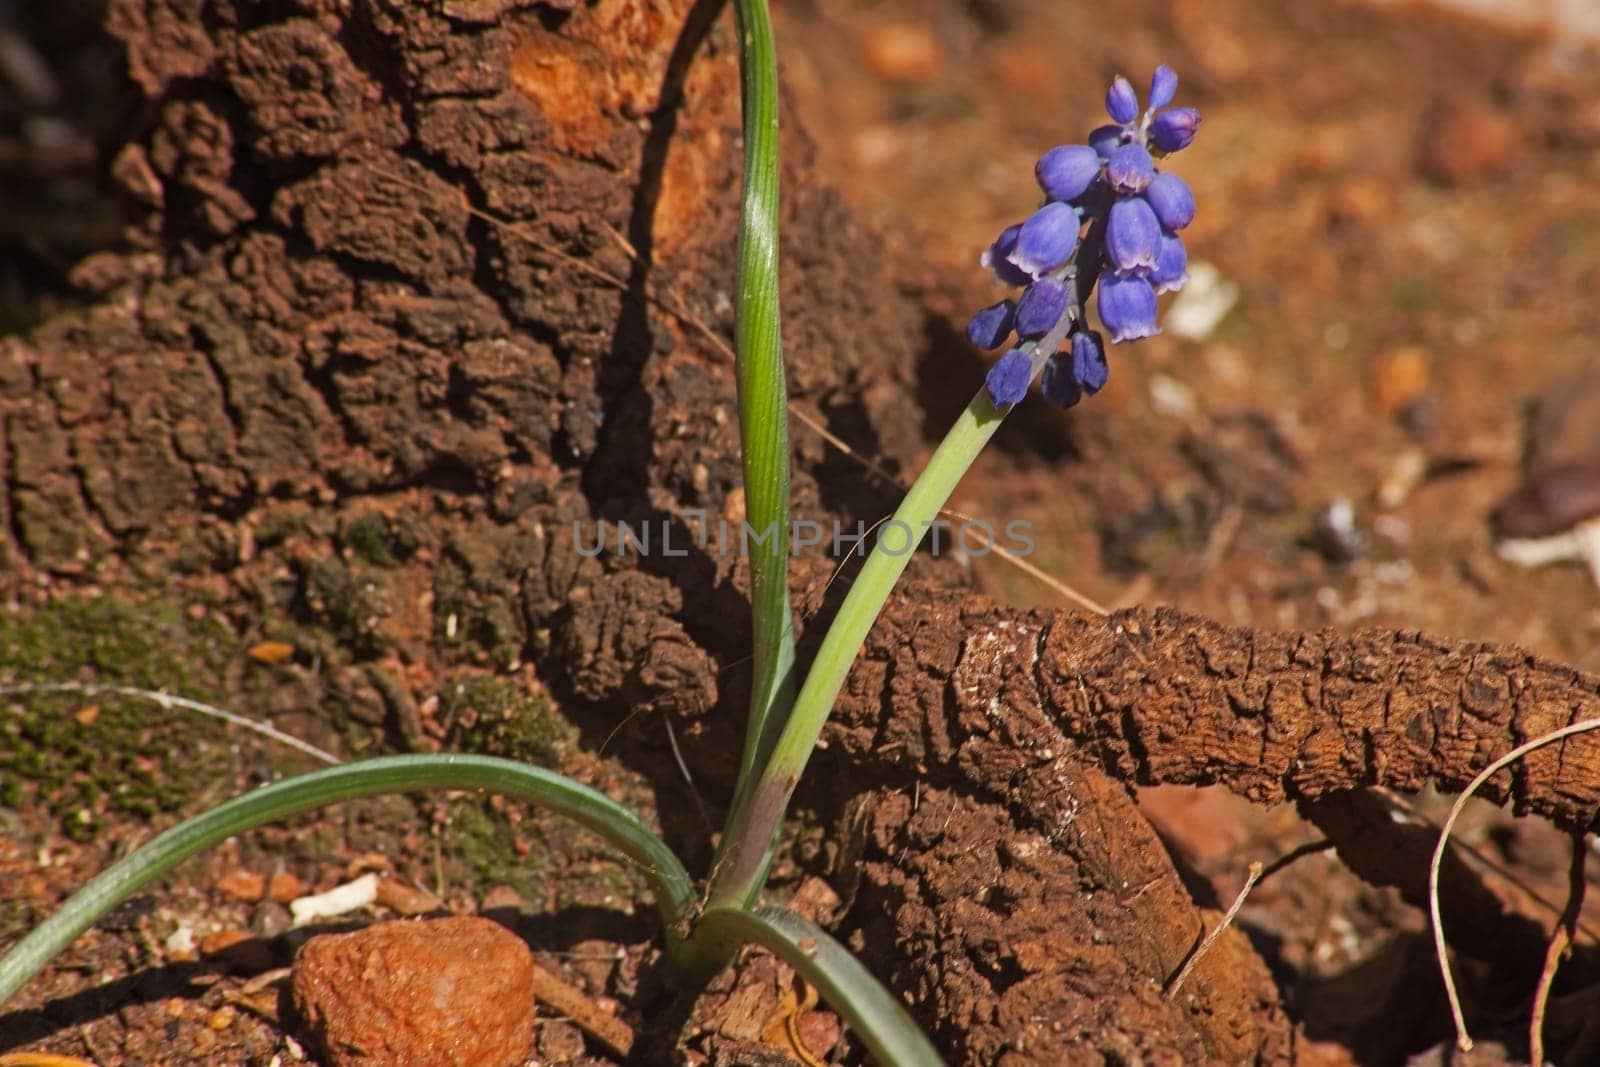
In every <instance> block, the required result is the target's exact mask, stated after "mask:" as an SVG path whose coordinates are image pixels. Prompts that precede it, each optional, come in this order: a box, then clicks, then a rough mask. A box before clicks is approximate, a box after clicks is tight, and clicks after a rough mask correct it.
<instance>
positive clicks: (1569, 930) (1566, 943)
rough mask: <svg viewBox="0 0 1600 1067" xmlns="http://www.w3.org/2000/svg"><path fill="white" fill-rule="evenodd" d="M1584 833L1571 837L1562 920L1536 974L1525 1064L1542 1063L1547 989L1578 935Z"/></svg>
mask: <svg viewBox="0 0 1600 1067" xmlns="http://www.w3.org/2000/svg"><path fill="white" fill-rule="evenodd" d="M1585 836H1586V835H1585V834H1581V833H1580V834H1573V835H1572V866H1571V867H1570V868H1568V871H1567V906H1566V908H1565V909H1564V910H1563V911H1562V912H1561V921H1560V922H1558V923H1556V927H1555V929H1554V930H1552V931H1551V932H1550V947H1549V948H1548V949H1547V950H1545V954H1544V969H1543V970H1542V971H1540V972H1539V984H1538V985H1537V986H1536V987H1534V991H1533V1017H1532V1018H1531V1019H1529V1020H1528V1061H1529V1062H1530V1063H1533V1064H1536V1065H1542V1064H1543V1063H1544V1013H1545V1009H1546V1008H1547V1007H1548V1006H1549V1003H1550V987H1551V986H1553V985H1555V982H1556V970H1557V968H1559V967H1560V966H1561V961H1562V960H1564V959H1566V958H1567V957H1568V956H1569V955H1571V954H1572V942H1573V939H1574V938H1575V937H1576V936H1577V931H1578V913H1579V912H1581V911H1583V894H1584V890H1585V889H1587V888H1588V885H1589V881H1588V879H1587V878H1586V877H1584V861H1586V860H1587V859H1588V858H1589V845H1588V843H1587V842H1586V841H1585V840H1584V837H1585Z"/></svg>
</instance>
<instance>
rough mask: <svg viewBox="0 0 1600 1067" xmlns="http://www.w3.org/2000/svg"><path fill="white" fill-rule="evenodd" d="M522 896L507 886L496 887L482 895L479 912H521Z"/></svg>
mask: <svg viewBox="0 0 1600 1067" xmlns="http://www.w3.org/2000/svg"><path fill="white" fill-rule="evenodd" d="M522 904H523V901H522V894H521V893H518V892H517V891H516V889H515V888H513V887H512V886H509V885H497V886H495V887H494V888H493V889H491V890H489V891H488V892H487V893H485V894H484V895H483V903H482V904H480V905H479V906H478V910H479V911H521V910H522Z"/></svg>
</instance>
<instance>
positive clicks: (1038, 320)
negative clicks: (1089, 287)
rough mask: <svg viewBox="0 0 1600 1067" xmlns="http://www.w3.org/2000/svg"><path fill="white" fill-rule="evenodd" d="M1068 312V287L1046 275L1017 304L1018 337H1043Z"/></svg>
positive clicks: (1023, 293) (1023, 292)
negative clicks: (1063, 313)
mask: <svg viewBox="0 0 1600 1067" xmlns="http://www.w3.org/2000/svg"><path fill="white" fill-rule="evenodd" d="M1066 310H1067V287H1066V286H1065V285H1063V284H1062V283H1060V282H1058V281H1056V280H1055V279H1054V278H1052V277H1050V276H1049V275H1048V274H1046V275H1045V276H1044V277H1043V278H1040V279H1039V280H1038V281H1036V282H1034V283H1033V284H1032V285H1030V286H1028V287H1027V288H1026V289H1024V290H1023V291H1022V299H1021V300H1020V301H1018V302H1017V336H1018V337H1021V338H1024V339H1027V338H1034V337H1043V336H1044V335H1045V334H1047V333H1049V332H1050V331H1051V330H1052V329H1053V328H1054V327H1055V324H1056V323H1058V322H1060V321H1061V313H1062V312H1064V311H1066Z"/></svg>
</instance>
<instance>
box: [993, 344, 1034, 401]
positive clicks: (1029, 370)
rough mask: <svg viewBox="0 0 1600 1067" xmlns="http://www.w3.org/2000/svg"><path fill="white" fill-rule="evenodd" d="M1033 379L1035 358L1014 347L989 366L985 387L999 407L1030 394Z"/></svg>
mask: <svg viewBox="0 0 1600 1067" xmlns="http://www.w3.org/2000/svg"><path fill="white" fill-rule="evenodd" d="M1032 380H1033V360H1032V359H1031V358H1030V357H1029V356H1028V353H1026V352H1024V351H1022V349H1020V348H1013V349H1012V350H1011V351H1009V352H1007V353H1006V354H1005V355H1003V356H1001V357H1000V361H999V362H998V363H996V364H995V365H994V366H992V367H990V368H989V376H988V377H986V378H985V379H984V380H983V387H984V388H985V389H987V390H988V391H989V399H990V400H992V401H994V406H995V407H997V408H1003V407H1009V406H1011V405H1012V404H1015V403H1017V402H1018V401H1019V400H1021V399H1022V398H1023V397H1025V396H1027V395H1028V383H1029V382H1030V381H1032Z"/></svg>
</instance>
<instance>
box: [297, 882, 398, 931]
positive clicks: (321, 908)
mask: <svg viewBox="0 0 1600 1067" xmlns="http://www.w3.org/2000/svg"><path fill="white" fill-rule="evenodd" d="M377 899H378V876H377V875H376V874H363V875H362V876H361V877H360V878H357V879H356V880H355V881H353V882H346V883H345V884H344V885H338V886H334V887H333V888H332V889H330V890H328V891H327V892H326V893H313V894H312V895H311V896H308V897H300V898H299V899H298V900H291V901H290V902H289V914H290V915H292V916H294V924H295V925H296V926H305V925H306V924H307V923H313V922H316V921H317V920H318V919H336V918H338V917H339V916H341V915H345V914H347V913H349V912H352V911H355V910H356V909H357V908H364V907H366V906H367V905H369V904H371V903H373V902H374V901H376V900H377Z"/></svg>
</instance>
